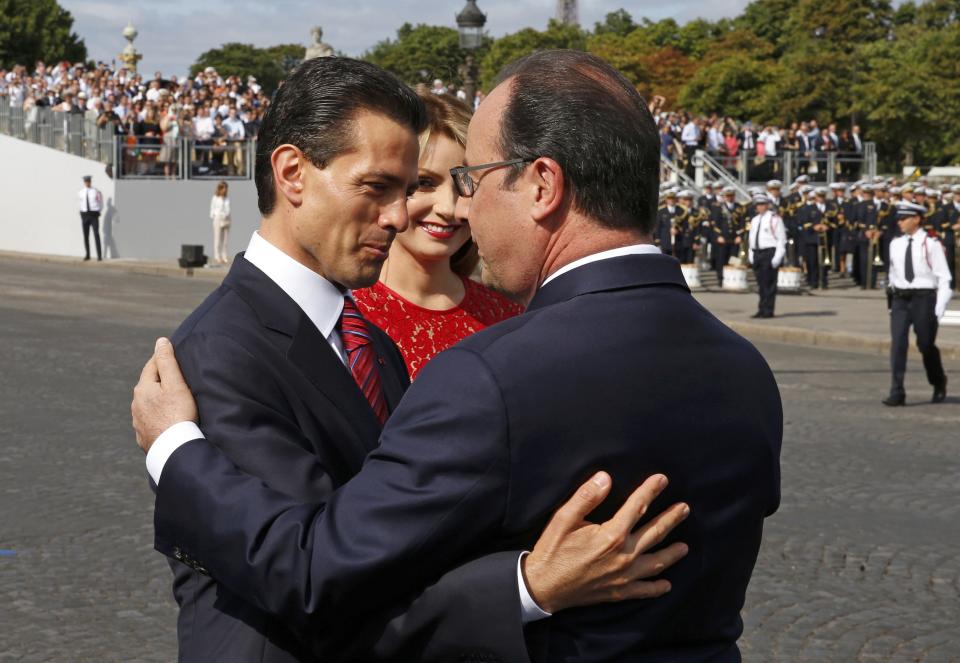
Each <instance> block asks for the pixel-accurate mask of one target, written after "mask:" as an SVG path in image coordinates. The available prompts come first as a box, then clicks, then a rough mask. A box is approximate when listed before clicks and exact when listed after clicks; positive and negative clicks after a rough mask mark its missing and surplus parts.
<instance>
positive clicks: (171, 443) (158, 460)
mask: <svg viewBox="0 0 960 663" xmlns="http://www.w3.org/2000/svg"><path fill="white" fill-rule="evenodd" d="M197 439H204V438H203V433H201V432H200V428H199V427H198V426H197V425H196V424H195V423H193V422H192V421H181V422H180V423H179V424H174V425H173V426H171V427H170V428H168V429H167V430H165V431H163V432H162V433H160V437H158V438H157V440H156V442H154V443H153V445H152V446H151V447H150V451H148V452H147V472H149V473H150V478H151V479H153V482H154V483H155V484H157V485H158V486H159V485H160V475H161V474H163V466H164V465H166V464H167V460H168V459H169V458H170V455H171V454H172V453H173V452H174V451H176V450H177V449H179V448H180V447H182V446H183V445H184V444H186V443H187V442H189V441H190V440H197Z"/></svg>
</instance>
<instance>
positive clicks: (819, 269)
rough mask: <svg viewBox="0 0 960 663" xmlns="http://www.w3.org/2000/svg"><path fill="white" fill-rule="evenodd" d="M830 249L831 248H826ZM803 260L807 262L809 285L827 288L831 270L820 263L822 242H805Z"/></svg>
mask: <svg viewBox="0 0 960 663" xmlns="http://www.w3.org/2000/svg"><path fill="white" fill-rule="evenodd" d="M826 250H828V251H829V248H828V249H826ZM803 261H804V262H805V263H806V264H807V285H808V286H810V287H811V288H826V287H827V285H828V282H827V274H828V273H829V270H827V269H824V268H823V265H821V264H820V244H819V243H817V244H813V243H811V242H804V243H803Z"/></svg>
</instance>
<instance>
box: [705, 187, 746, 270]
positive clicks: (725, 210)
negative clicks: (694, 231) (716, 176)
mask: <svg viewBox="0 0 960 663" xmlns="http://www.w3.org/2000/svg"><path fill="white" fill-rule="evenodd" d="M722 196H723V202H721V203H720V204H719V205H716V206H715V207H714V208H713V210H712V212H711V217H710V251H711V254H712V255H713V256H714V264H713V268H714V269H715V270H716V272H717V280H718V281H719V282H720V286H721V287H723V268H724V266H726V264H727V263H728V262H730V257H731V256H733V255H736V254H738V253H739V252H740V246H741V243H742V241H743V240H742V238H741V236H740V235H741V232H742V229H743V207H742V206H740V205H739V204H738V203H737V190H736V189H734V188H733V187H732V186H727V187H724V188H723V190H722Z"/></svg>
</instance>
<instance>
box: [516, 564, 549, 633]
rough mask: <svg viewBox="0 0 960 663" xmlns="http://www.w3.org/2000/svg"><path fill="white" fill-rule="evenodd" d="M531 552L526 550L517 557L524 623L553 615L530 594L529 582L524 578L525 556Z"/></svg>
mask: <svg viewBox="0 0 960 663" xmlns="http://www.w3.org/2000/svg"><path fill="white" fill-rule="evenodd" d="M529 554H530V553H529V552H525V553H523V554H522V555H520V557H518V558H517V585H519V587H520V620H521V621H522V622H523V623H524V624H529V623H530V622H536V621H539V620H541V619H546V618H547V617H552V616H553V615H551V614H550V613H549V612H547V611H546V610H543V609H542V608H541V607H540V606H538V605H537V602H536V601H534V600H533V597H532V596H530V590H528V589H527V583H526V581H525V580H524V579H523V558H524V557H526V556H527V555H529Z"/></svg>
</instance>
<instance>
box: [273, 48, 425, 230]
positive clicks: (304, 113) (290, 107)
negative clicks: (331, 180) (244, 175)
mask: <svg viewBox="0 0 960 663" xmlns="http://www.w3.org/2000/svg"><path fill="white" fill-rule="evenodd" d="M362 110H367V111H372V112H376V113H381V114H383V115H384V116H386V117H388V118H390V119H391V120H394V121H395V122H397V123H398V124H401V125H403V126H405V127H409V128H410V131H411V132H412V133H413V135H414V136H417V135H418V134H419V133H420V132H421V131H423V130H424V129H425V128H426V126H427V114H426V110H425V109H424V107H423V102H421V101H420V99H418V98H417V95H416V94H415V93H414V92H413V90H411V89H410V88H408V87H407V86H406V85H404V84H403V83H401V82H400V80H399V79H398V78H397V77H395V76H394V75H393V74H390V73H388V72H386V71H384V70H383V69H380V68H379V67H377V66H375V65H372V64H370V63H368V62H362V61H360V60H353V59H350V58H314V59H312V60H307V61H305V62H304V63H302V64H301V65H299V66H298V67H297V68H296V69H295V70H294V71H293V73H292V74H290V77H289V78H287V79H286V80H285V81H284V83H283V85H281V86H280V89H279V90H277V94H276V96H275V97H274V100H273V103H272V104H271V105H270V108H269V109H268V110H267V113H266V115H265V116H264V118H263V125H262V126H261V127H260V132H259V134H258V135H257V157H256V166H255V168H256V169H255V171H254V179H255V181H256V184H257V207H259V208H260V213H261V214H263V215H264V216H266V215H268V214H270V212H272V211H273V208H274V205H275V204H276V199H277V193H276V190H275V189H274V185H273V168H272V166H271V164H270V155H271V154H273V151H274V150H275V149H277V148H278V147H279V146H281V145H285V144H288V143H289V144H290V145H295V146H296V147H298V148H300V149H301V150H302V151H303V153H304V155H305V156H306V157H307V158H308V159H309V160H310V163H312V164H313V165H314V166H316V167H317V168H325V167H326V166H327V165H328V164H329V163H330V161H332V160H333V159H334V158H335V157H337V155H339V154H342V153H344V152H346V151H348V150H350V149H351V148H352V146H353V139H354V135H353V132H352V131H351V127H350V124H351V122H352V120H353V119H354V117H355V116H356V114H357V113H358V112H359V111H362Z"/></svg>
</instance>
